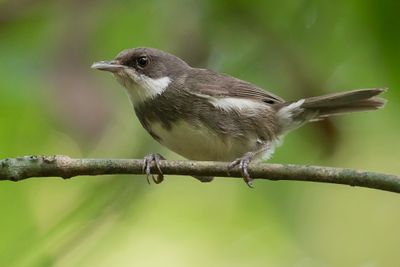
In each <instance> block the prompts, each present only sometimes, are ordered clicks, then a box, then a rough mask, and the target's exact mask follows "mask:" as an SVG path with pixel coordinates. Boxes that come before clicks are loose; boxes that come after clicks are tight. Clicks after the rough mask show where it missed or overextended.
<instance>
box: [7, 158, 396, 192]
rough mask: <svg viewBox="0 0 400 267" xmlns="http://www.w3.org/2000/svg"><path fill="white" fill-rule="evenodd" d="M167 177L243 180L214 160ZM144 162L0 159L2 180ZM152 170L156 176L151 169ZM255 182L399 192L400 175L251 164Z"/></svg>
mask: <svg viewBox="0 0 400 267" xmlns="http://www.w3.org/2000/svg"><path fill="white" fill-rule="evenodd" d="M160 166H161V169H162V171H163V173H164V174H171V175H195V176H219V177H231V178H234V177H241V173H240V170H239V169H238V168H234V169H232V170H231V171H230V172H229V173H228V172H227V166H228V163H226V162H213V161H169V160H163V161H161V162H160ZM142 169H143V160H138V159H72V158H70V157H67V156H25V157H19V158H7V159H3V160H0V180H10V181H21V180H24V179H27V178H31V177H62V178H64V179H67V178H71V177H74V176H78V175H104V174H143V170H142ZM151 171H152V172H153V173H154V174H157V172H156V169H155V168H154V166H152V168H151ZM249 172H250V175H251V177H252V178H254V179H267V180H293V181H308V182H321V183H335V184H344V185H351V186H360V187H367V188H373V189H380V190H385V191H390V192H396V193H400V176H397V175H391V174H384V173H377V172H369V171H358V170H352V169H343V168H332V167H319V166H304V165H291V164H289V165H282V164H266V163H258V164H251V165H250V168H249Z"/></svg>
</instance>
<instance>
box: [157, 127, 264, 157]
mask: <svg viewBox="0 0 400 267" xmlns="http://www.w3.org/2000/svg"><path fill="white" fill-rule="evenodd" d="M151 130H152V132H154V133H155V134H156V135H157V136H159V137H160V138H161V143H162V144H163V145H165V146H166V147H168V148H169V149H171V150H172V151H174V152H175V153H177V154H179V155H181V156H183V157H185V158H187V159H192V160H219V161H230V160H234V159H236V158H238V157H240V156H242V155H243V154H244V153H246V152H249V151H252V150H254V149H255V147H256V145H257V138H256V137H251V136H248V137H247V139H246V140H241V139H238V138H227V139H222V138H221V137H220V136H218V135H217V134H216V133H214V132H213V131H211V130H210V129H208V128H207V127H205V126H204V125H201V124H198V125H190V124H188V123H186V122H184V121H179V122H177V123H175V124H173V126H172V128H171V129H169V130H166V129H164V128H163V127H162V126H161V125H160V124H158V123H155V124H153V125H151Z"/></svg>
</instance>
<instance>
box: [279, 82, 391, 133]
mask: <svg viewBox="0 0 400 267" xmlns="http://www.w3.org/2000/svg"><path fill="white" fill-rule="evenodd" d="M386 91H387V89H385V88H372V89H359V90H353V91H348V92H341V93H334V94H327V95H322V96H316V97H310V98H306V99H304V100H299V101H297V102H287V103H285V104H284V106H283V107H280V108H279V111H278V113H277V114H278V117H279V118H280V119H281V121H282V124H283V126H284V129H285V130H290V129H294V128H297V127H298V126H300V125H301V124H303V123H305V122H307V121H316V120H321V119H324V118H326V117H329V116H334V115H340V114H344V113H352V112H361V111H369V110H376V109H379V108H382V107H384V105H385V103H386V99H383V98H380V97H377V96H378V95H380V94H382V93H383V92H386Z"/></svg>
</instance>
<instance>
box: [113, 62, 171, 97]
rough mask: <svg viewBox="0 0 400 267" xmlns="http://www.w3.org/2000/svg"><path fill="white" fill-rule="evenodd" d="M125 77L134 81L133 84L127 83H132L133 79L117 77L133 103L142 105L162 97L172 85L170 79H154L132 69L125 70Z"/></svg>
mask: <svg viewBox="0 0 400 267" xmlns="http://www.w3.org/2000/svg"><path fill="white" fill-rule="evenodd" d="M125 75H127V76H129V78H131V79H133V82H129V83H126V81H127V80H128V81H130V80H131V79H129V78H128V79H126V78H125V77H117V79H118V80H119V81H120V82H121V83H123V86H124V87H125V88H126V90H127V91H128V95H129V98H130V99H131V101H132V102H133V103H142V102H145V101H146V100H149V99H153V98H155V97H156V96H158V95H161V94H162V93H163V92H164V91H165V90H166V89H167V87H168V85H169V84H170V83H171V79H170V78H169V77H162V78H158V79H153V78H150V77H147V76H146V75H143V74H138V73H137V72H136V71H134V70H131V69H129V70H125Z"/></svg>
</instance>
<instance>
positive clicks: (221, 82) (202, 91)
mask: <svg viewBox="0 0 400 267" xmlns="http://www.w3.org/2000/svg"><path fill="white" fill-rule="evenodd" d="M186 83H189V84H190V86H189V87H190V92H192V93H194V94H198V95H204V96H205V97H207V96H209V97H217V98H218V97H221V98H223V97H237V98H246V99H254V100H259V101H262V102H265V103H267V104H271V105H272V104H276V103H283V102H285V101H284V100H283V99H282V98H281V97H279V96H277V95H274V94H272V93H270V92H267V91H265V90H263V89H261V88H259V87H257V86H255V85H253V84H251V83H248V82H246V81H242V80H240V79H237V78H234V77H232V76H229V75H225V74H220V73H217V72H213V71H210V70H206V69H192V71H191V72H190V74H189V75H188V77H187V78H186Z"/></svg>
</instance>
